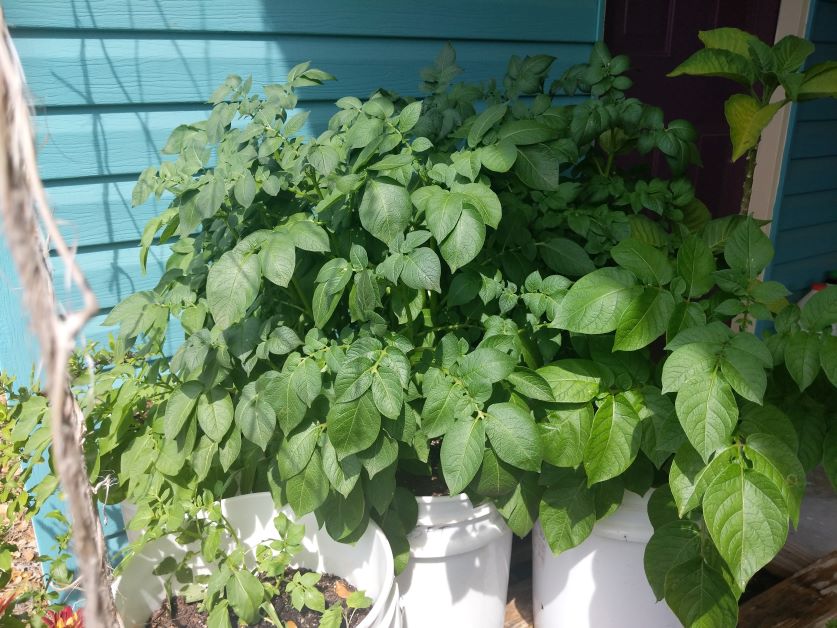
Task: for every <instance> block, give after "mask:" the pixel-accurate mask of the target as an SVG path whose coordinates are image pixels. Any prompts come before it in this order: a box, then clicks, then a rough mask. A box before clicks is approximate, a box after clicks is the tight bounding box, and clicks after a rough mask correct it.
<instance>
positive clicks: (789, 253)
mask: <svg viewBox="0 0 837 628" xmlns="http://www.w3.org/2000/svg"><path fill="white" fill-rule="evenodd" d="M833 209H837V208H833ZM783 211H784V208H783ZM835 219H837V216H834V217H833V218H832V220H834V222H825V223H823V224H819V225H813V226H810V227H801V228H797V229H790V228H787V226H786V225H783V226H784V227H785V228H784V229H782V230H781V231H780V232H779V233H778V235H777V236H776V243H775V245H776V257H775V258H774V262H775V263H776V264H783V263H785V262H793V261H796V260H802V259H807V258H810V257H816V256H819V255H827V254H829V253H831V252H832V251H833V250H834V247H835V243H837V220H835Z"/></svg>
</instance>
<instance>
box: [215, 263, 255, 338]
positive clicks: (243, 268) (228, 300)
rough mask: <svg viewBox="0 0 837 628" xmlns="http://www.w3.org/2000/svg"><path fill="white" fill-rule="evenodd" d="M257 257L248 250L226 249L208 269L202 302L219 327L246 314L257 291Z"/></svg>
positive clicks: (231, 322)
mask: <svg viewBox="0 0 837 628" xmlns="http://www.w3.org/2000/svg"><path fill="white" fill-rule="evenodd" d="M260 283H261V272H260V268H259V258H258V256H257V255H254V254H252V253H240V252H238V251H235V250H233V251H227V252H226V253H224V254H223V255H222V256H221V258H220V259H219V260H218V261H217V262H215V263H214V264H213V265H212V266H211V267H210V269H209V275H208V276H207V279H206V301H207V304H208V305H209V311H210V312H211V313H212V318H213V319H214V320H215V324H217V325H218V326H219V327H220V328H221V329H226V328H227V327H230V326H231V325H233V324H234V323H237V322H238V321H240V320H241V319H242V318H244V315H245V314H246V313H247V308H249V307H250V305H252V303H253V301H255V299H256V295H257V294H258V292H259V284H260Z"/></svg>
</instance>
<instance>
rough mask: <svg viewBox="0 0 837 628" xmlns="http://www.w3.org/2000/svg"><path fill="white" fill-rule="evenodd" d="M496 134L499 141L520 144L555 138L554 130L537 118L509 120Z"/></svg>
mask: <svg viewBox="0 0 837 628" xmlns="http://www.w3.org/2000/svg"><path fill="white" fill-rule="evenodd" d="M498 135H499V137H500V141H501V142H502V141H507V142H511V143H512V144H515V145H517V146H520V145H525V144H537V143H539V142H544V141H548V140H551V139H555V136H556V132H555V130H554V129H551V128H549V127H548V126H545V125H543V124H541V123H540V122H538V121H537V120H511V121H509V122H506V123H505V124H504V125H503V126H501V127H500V130H499V131H498ZM469 138H470V135H469Z"/></svg>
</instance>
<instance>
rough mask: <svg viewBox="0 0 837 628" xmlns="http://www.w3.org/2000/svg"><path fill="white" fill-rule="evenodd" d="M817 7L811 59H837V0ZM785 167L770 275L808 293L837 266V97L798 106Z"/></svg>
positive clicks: (815, 0)
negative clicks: (813, 47)
mask: <svg viewBox="0 0 837 628" xmlns="http://www.w3.org/2000/svg"><path fill="white" fill-rule="evenodd" d="M811 10H812V12H811V15H810V17H809V26H808V36H809V38H810V39H811V40H812V41H813V42H814V44H815V45H816V51H815V52H814V54H813V55H812V56H811V58H810V60H809V64H814V63H819V62H821V61H825V60H828V59H837V1H835V0H813V4H812V9H811ZM782 169H783V174H782V181H781V184H780V186H779V193H778V195H777V199H776V205H775V207H774V211H773V229H772V236H773V239H774V243H775V245H776V258H775V260H774V262H773V265H772V267H771V268H770V269H769V270H768V275H769V277H770V278H771V279H775V280H778V281H781V282H783V283H785V284H786V285H787V286H788V287H789V288H790V289H791V290H793V291H794V292H804V291H805V290H806V288H807V287H808V286H810V285H811V283H813V282H815V281H822V279H823V277H824V275H825V273H826V272H828V271H830V270H837V100H835V99H829V100H823V101H815V102H808V103H801V104H799V105H795V106H794V110H793V112H792V113H791V120H790V132H789V135H788V139H787V144H786V146H785V158H784V163H783V166H782Z"/></svg>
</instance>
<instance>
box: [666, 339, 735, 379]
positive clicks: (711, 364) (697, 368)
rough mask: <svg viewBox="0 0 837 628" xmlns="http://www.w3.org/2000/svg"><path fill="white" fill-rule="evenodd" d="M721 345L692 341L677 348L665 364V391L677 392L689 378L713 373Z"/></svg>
mask: <svg viewBox="0 0 837 628" xmlns="http://www.w3.org/2000/svg"><path fill="white" fill-rule="evenodd" d="M687 331H690V330H687ZM675 340H676V338H675ZM721 347H722V346H721V344H720V343H716V342H690V343H688V344H686V345H683V346H680V347H678V348H677V349H675V351H674V352H673V353H672V354H671V355H670V356H668V358H667V359H666V361H665V364H663V377H662V381H663V392H664V393H668V392H676V391H678V390H680V388H681V387H682V386H683V385H684V384H685V383H686V382H688V381H689V380H691V379H695V378H701V377H704V376H707V375H709V374H710V373H712V371H713V370H714V369H715V367H716V365H717V363H718V355H719V354H720V352H721Z"/></svg>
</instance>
